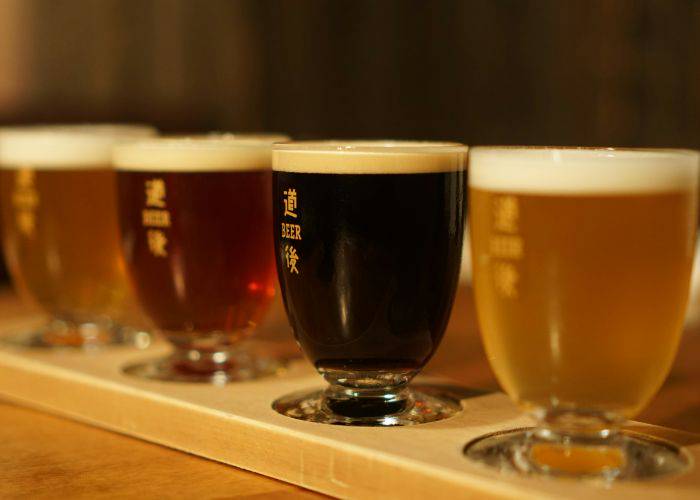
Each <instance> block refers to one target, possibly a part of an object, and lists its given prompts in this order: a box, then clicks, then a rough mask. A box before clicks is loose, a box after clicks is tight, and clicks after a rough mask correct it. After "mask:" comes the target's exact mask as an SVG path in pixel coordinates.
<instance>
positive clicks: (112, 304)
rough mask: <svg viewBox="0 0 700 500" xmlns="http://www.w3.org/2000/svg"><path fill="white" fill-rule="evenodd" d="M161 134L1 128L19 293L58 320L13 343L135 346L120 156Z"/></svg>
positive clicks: (2, 195)
mask: <svg viewBox="0 0 700 500" xmlns="http://www.w3.org/2000/svg"><path fill="white" fill-rule="evenodd" d="M152 135H155V130H154V129H152V128H150V127H145V126H129V125H63V126H59V125H55V126H27V127H14V128H6V129H0V190H1V191H0V209H1V211H2V230H3V245H4V250H5V256H6V259H7V265H8V268H9V271H10V274H11V276H12V279H13V282H14V285H15V288H16V289H17V290H18V292H19V293H20V294H21V295H23V296H25V297H28V298H30V299H32V300H33V301H34V302H36V303H38V305H39V306H40V307H41V308H42V309H43V310H44V311H46V313H48V314H49V315H50V317H51V320H50V322H49V323H48V324H47V325H46V326H45V327H44V328H42V329H41V330H39V331H38V332H32V333H30V334H23V335H20V336H18V337H16V338H13V339H12V341H13V342H18V343H21V344H23V345H29V346H44V347H89V346H97V345H102V344H107V343H114V342H121V341H124V340H125V335H126V332H128V331H129V329H127V328H124V327H122V326H120V323H121V322H123V321H125V320H127V317H128V316H130V315H131V316H133V315H134V313H135V308H134V306H135V305H134V303H133V301H132V299H131V294H130V293H129V292H130V291H129V288H128V282H127V279H126V274H125V272H124V264H123V262H122V260H121V256H120V249H119V232H118V228H117V214H116V194H115V190H116V183H115V174H114V171H113V169H112V147H113V145H114V144H116V143H119V142H122V141H127V140H133V139H137V138H144V137H147V136H152ZM138 338H141V339H143V337H141V336H139V337H138ZM130 340H131V339H130Z"/></svg>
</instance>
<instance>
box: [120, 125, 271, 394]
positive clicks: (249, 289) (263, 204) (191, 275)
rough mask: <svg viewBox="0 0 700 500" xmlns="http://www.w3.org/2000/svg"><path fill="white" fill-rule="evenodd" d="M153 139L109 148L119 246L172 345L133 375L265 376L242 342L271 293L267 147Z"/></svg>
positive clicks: (267, 360)
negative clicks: (113, 168) (111, 150)
mask: <svg viewBox="0 0 700 500" xmlns="http://www.w3.org/2000/svg"><path fill="white" fill-rule="evenodd" d="M280 138H282V137H265V138H257V139H256V138H253V137H249V138H247V139H236V138H235V137H234V138H232V137H227V136H205V137H202V136H198V137H191V138H184V137H179V138H161V139H154V140H150V141H144V142H140V143H133V144H128V145H124V146H123V147H117V148H115V152H114V163H115V166H116V168H117V173H118V175H117V177H118V190H119V191H118V198H119V220H120V227H121V236H122V247H123V252H124V258H125V261H126V265H127V269H128V272H129V275H130V277H131V279H132V282H133V285H134V289H135V291H136V295H137V297H138V299H139V302H140V304H141V306H142V308H143V310H144V312H145V313H146V314H147V316H149V317H150V319H151V320H152V322H153V324H154V325H155V327H156V329H157V330H159V331H160V332H161V333H162V334H163V335H164V336H165V337H166V338H167V340H168V341H169V342H170V343H171V344H172V346H173V347H174V351H173V352H172V354H171V355H169V356H168V357H166V358H164V359H156V360H153V361H147V362H144V363H137V364H134V365H131V366H129V367H127V368H126V372H127V373H129V374H131V375H134V376H139V377H144V378H151V379H158V380H171V381H185V382H205V383H215V384H221V383H226V382H229V381H234V380H244V379H252V378H256V377H259V376H262V375H266V374H272V373H275V372H276V370H278V369H279V368H280V366H281V364H280V362H278V361H277V360H275V359H273V357H272V356H266V354H265V353H260V355H258V354H256V353H255V352H253V350H251V349H252V348H248V347H249V346H248V347H243V346H242V344H241V341H242V340H243V339H245V338H246V337H248V336H249V335H250V334H251V333H252V332H253V330H254V329H255V327H256V325H257V324H258V323H259V321H260V320H261V319H262V318H263V316H264V314H265V312H266V311H267V308H268V305H269V303H270V301H271V300H272V298H273V296H274V293H275V291H274V280H275V263H274V256H273V245H272V232H271V231H270V225H271V223H272V206H271V204H270V197H271V175H272V174H271V163H272V143H273V142H274V141H275V140H277V139H280Z"/></svg>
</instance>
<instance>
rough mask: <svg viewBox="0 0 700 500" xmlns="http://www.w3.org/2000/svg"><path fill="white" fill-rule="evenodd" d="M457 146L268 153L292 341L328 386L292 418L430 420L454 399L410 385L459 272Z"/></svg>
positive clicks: (460, 153)
mask: <svg viewBox="0 0 700 500" xmlns="http://www.w3.org/2000/svg"><path fill="white" fill-rule="evenodd" d="M466 151H467V148H466V146H462V145H460V144H452V143H430V142H425V143H424V142H399V141H397V142H389V141H387V142H381V141H376V142H374V141H369V142H296V143H295V142H291V143H286V144H285V143H282V144H277V145H275V147H274V152H273V191H274V193H273V207H274V220H275V224H274V232H275V248H276V256H277V269H278V276H279V281H280V287H281V290H282V297H283V299H284V304H285V308H286V311H287V315H288V317H289V321H290V323H291V325H292V328H293V330H294V334H295V337H296V340H297V342H298V343H299V345H300V346H301V349H302V350H303V351H304V353H305V354H306V356H307V357H308V358H309V360H310V361H311V362H312V363H313V364H314V366H315V368H316V369H317V370H318V372H319V373H320V374H321V375H322V376H323V377H324V378H325V380H326V381H327V382H328V383H329V386H328V387H327V388H326V389H325V390H322V391H311V392H304V393H300V394H292V395H289V396H285V397H283V398H281V399H279V400H277V401H276V402H275V403H274V408H275V409H276V410H277V411H279V412H280V413H282V414H284V415H288V416H290V417H294V418H298V419H303V420H310V421H314V422H323V423H331V424H346V425H384V426H390V425H407V424H417V423H421V422H429V421H433V420H439V419H442V418H446V417H448V416H451V415H453V414H455V413H456V412H457V411H459V409H460V406H459V404H457V402H456V401H454V400H451V399H449V398H447V397H443V396H442V395H441V394H431V393H429V392H420V391H418V390H411V389H410V388H409V387H408V383H409V382H410V381H411V379H412V378H413V377H414V376H415V375H416V374H417V373H418V372H419V371H420V370H421V368H423V366H424V365H425V363H426V362H427V361H428V360H429V359H430V358H431V356H432V355H433V353H434V352H435V349H436V348H437V346H438V344H439V343H440V340H441V339H442V336H443V334H444V332H445V328H446V326H447V321H448V318H449V315H450V310H451V308H452V302H453V299H454V295H455V290H456V286H457V278H458V275H459V266H460V255H461V251H462V238H463V228H464V217H465V208H466V207H465V204H466V199H465V192H466V174H465V163H466Z"/></svg>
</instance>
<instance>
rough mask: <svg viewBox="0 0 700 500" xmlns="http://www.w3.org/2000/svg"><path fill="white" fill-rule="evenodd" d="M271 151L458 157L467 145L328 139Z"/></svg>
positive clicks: (282, 145) (287, 144)
mask: <svg viewBox="0 0 700 500" xmlns="http://www.w3.org/2000/svg"><path fill="white" fill-rule="evenodd" d="M272 149H273V151H275V152H284V153H313V154H319V153H320V154H335V155H353V154H459V153H462V154H464V153H467V151H468V150H469V148H468V146H466V145H465V144H462V143H459V142H451V141H413V140H400V139H348V140H344V139H329V140H320V141H315V140H310V141H286V142H278V143H275V144H274V145H273V147H272Z"/></svg>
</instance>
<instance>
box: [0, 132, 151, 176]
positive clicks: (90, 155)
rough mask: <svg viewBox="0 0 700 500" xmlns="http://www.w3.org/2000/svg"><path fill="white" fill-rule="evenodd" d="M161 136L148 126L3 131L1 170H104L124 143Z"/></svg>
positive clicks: (1, 139) (0, 143) (0, 150)
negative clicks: (115, 148)
mask: <svg viewBox="0 0 700 500" xmlns="http://www.w3.org/2000/svg"><path fill="white" fill-rule="evenodd" d="M154 135H157V131H156V129H154V128H153V127H150V126H147V125H126V124H125V125H120V124H82V125H28V126H17V127H6V128H0V168H17V167H34V168H38V169H74V168H93V167H98V168H104V167H105V166H110V165H111V164H112V148H113V147H114V145H115V144H119V143H121V142H125V141H130V140H138V139H143V138H146V137H151V136H154Z"/></svg>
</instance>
